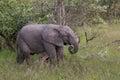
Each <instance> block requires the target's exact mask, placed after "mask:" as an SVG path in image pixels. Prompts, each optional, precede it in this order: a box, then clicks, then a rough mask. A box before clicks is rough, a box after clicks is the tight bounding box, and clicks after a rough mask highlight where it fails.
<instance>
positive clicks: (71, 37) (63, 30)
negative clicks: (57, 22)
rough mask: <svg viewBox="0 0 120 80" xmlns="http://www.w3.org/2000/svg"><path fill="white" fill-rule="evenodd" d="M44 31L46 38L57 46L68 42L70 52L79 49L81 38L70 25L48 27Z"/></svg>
mask: <svg viewBox="0 0 120 80" xmlns="http://www.w3.org/2000/svg"><path fill="white" fill-rule="evenodd" d="M53 26H54V25H53ZM44 32H45V34H44V36H43V38H44V40H46V41H48V42H50V43H52V44H55V45H57V46H63V45H66V44H68V45H70V46H69V48H68V50H69V52H70V53H76V52H77V51H78V42H79V39H78V37H77V36H76V34H75V33H74V32H73V30H72V29H71V28H70V27H68V26H61V27H58V26H56V27H52V28H47V29H46V30H45V31H44Z"/></svg>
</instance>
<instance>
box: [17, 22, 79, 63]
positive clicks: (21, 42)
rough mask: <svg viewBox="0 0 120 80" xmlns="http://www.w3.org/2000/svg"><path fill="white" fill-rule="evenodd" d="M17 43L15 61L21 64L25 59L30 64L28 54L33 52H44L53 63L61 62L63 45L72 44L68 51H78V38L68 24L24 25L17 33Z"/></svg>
mask: <svg viewBox="0 0 120 80" xmlns="http://www.w3.org/2000/svg"><path fill="white" fill-rule="evenodd" d="M16 42H17V45H18V47H19V48H20V53H19V54H18V56H17V62H18V63H19V64H22V63H23V61H24V59H26V61H27V64H29V65H30V64H31V59H30V55H32V54H34V53H40V52H42V53H43V52H46V53H47V55H48V56H49V58H50V63H51V64H53V63H54V62H55V61H56V57H57V59H58V60H60V61H62V62H63V56H64V55H63V47H64V45H67V44H68V45H73V48H74V49H72V50H69V51H70V53H76V52H77V51H78V38H77V37H76V35H75V33H74V32H73V30H72V29H71V28H70V27H68V26H60V25H55V24H28V25H26V26H24V27H23V28H22V29H21V30H20V32H19V33H18V35H17V40H16Z"/></svg>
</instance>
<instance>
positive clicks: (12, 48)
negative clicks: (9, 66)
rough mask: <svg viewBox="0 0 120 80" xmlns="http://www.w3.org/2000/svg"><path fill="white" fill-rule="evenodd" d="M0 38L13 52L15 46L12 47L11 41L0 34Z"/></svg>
mask: <svg viewBox="0 0 120 80" xmlns="http://www.w3.org/2000/svg"><path fill="white" fill-rule="evenodd" d="M0 36H1V37H2V38H3V39H4V40H5V42H6V44H7V46H8V47H9V48H10V49H11V50H12V51H14V52H15V50H16V49H15V46H14V45H13V43H12V41H11V40H10V39H9V38H8V37H7V36H5V35H4V34H2V33H0Z"/></svg>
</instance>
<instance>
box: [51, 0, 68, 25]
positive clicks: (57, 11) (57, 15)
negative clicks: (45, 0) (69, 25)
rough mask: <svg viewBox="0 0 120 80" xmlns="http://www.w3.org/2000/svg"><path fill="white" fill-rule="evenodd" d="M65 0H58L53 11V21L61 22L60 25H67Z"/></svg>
mask: <svg viewBox="0 0 120 80" xmlns="http://www.w3.org/2000/svg"><path fill="white" fill-rule="evenodd" d="M63 2H64V0H57V2H56V3H55V7H54V12H53V19H52V22H53V23H56V24H59V25H65V17H66V16H65V8H64V5H63Z"/></svg>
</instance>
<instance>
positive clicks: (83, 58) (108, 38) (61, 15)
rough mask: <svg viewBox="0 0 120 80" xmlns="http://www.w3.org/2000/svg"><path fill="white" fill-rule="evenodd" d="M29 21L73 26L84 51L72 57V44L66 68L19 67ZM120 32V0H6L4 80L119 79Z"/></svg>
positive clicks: (0, 79)
mask: <svg viewBox="0 0 120 80" xmlns="http://www.w3.org/2000/svg"><path fill="white" fill-rule="evenodd" d="M28 23H41V24H48V23H54V24H60V25H69V26H70V27H71V28H72V29H73V30H74V31H76V32H77V34H78V35H79V36H80V41H81V42H80V44H79V47H80V49H79V52H78V53H77V54H75V55H70V54H68V51H67V49H66V48H67V46H66V47H65V50H64V51H65V55H66V59H65V63H66V64H65V65H64V66H62V67H59V66H56V67H54V68H53V69H50V68H49V67H48V64H44V63H42V62H41V63H40V64H37V65H36V66H34V68H32V69H29V68H28V66H26V64H24V66H23V67H22V68H19V66H18V65H17V64H16V53H15V50H16V45H15V39H16V35H17V33H18V31H19V30H20V29H21V28H22V27H23V26H24V25H26V24H28ZM119 34H120V0H1V1H0V80H80V79H81V80H119V78H120V77H119V76H120V69H119V68H120V54H119V53H120V35H119ZM37 57H38V55H35V56H32V59H33V61H35V60H36V58H37Z"/></svg>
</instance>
